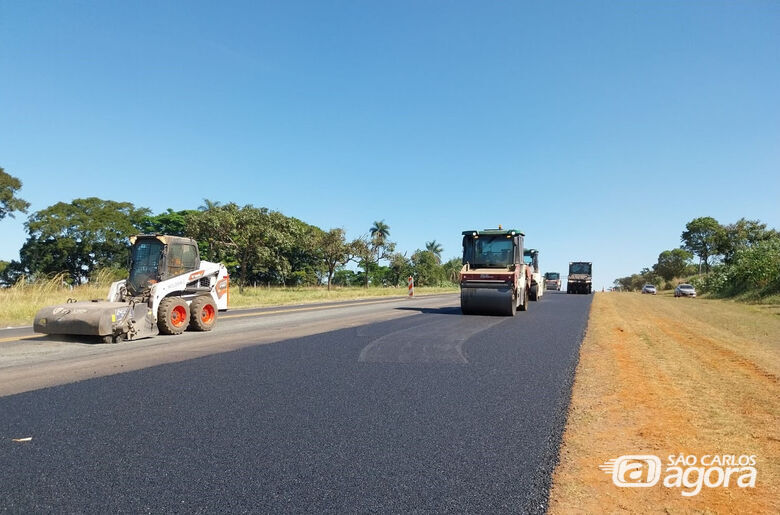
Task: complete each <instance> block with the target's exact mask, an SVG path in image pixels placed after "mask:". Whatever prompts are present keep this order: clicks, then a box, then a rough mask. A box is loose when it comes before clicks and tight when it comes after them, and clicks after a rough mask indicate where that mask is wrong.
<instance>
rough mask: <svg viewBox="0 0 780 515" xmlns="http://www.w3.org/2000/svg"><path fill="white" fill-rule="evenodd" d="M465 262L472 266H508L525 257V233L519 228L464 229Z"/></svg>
mask: <svg viewBox="0 0 780 515" xmlns="http://www.w3.org/2000/svg"><path fill="white" fill-rule="evenodd" d="M462 234H463V264H464V265H465V264H466V263H468V264H469V266H470V267H471V268H506V267H508V266H511V265H514V264H519V263H521V262H522V259H523V238H524V236H525V234H523V233H522V232H520V231H519V230H517V229H502V228H498V229H484V230H481V231H477V230H471V231H463V233H462Z"/></svg>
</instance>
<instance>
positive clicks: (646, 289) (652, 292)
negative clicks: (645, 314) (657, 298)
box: [642, 284, 658, 295]
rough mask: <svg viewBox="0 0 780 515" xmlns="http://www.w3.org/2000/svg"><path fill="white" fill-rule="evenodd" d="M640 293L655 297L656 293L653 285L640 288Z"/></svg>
mask: <svg viewBox="0 0 780 515" xmlns="http://www.w3.org/2000/svg"><path fill="white" fill-rule="evenodd" d="M642 293H649V294H650V295H655V294H656V293H658V292H657V291H656V289H655V285H654V284H645V285H644V286H643V287H642Z"/></svg>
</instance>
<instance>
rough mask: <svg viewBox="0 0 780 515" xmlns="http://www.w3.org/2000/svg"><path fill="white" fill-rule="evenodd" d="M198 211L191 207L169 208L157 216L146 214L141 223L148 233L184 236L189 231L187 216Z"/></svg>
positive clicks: (140, 226) (140, 225) (141, 229)
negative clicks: (175, 209) (181, 209)
mask: <svg viewBox="0 0 780 515" xmlns="http://www.w3.org/2000/svg"><path fill="white" fill-rule="evenodd" d="M193 213H197V211H193V210H191V209H187V210H184V211H174V210H173V209H171V208H168V209H167V210H166V211H165V212H164V213H160V214H159V215H155V216H151V215H149V216H146V217H144V219H143V220H141V223H140V224H139V227H138V228H139V229H140V231H141V232H143V233H146V234H168V235H170V236H184V235H185V234H186V233H187V217H188V216H189V215H190V214H193Z"/></svg>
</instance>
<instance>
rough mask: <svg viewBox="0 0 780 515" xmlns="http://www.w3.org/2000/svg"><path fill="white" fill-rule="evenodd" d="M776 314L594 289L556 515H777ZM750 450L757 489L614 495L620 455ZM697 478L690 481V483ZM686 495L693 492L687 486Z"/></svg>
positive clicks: (779, 394) (779, 344) (779, 391)
mask: <svg viewBox="0 0 780 515" xmlns="http://www.w3.org/2000/svg"><path fill="white" fill-rule="evenodd" d="M778 335H780V317H778V316H777V315H775V314H770V313H766V312H762V311H761V310H758V309H756V308H755V307H754V306H747V305H740V304H736V303H734V302H724V301H722V300H714V299H695V300H694V299H682V298H681V299H675V298H673V297H671V296H669V295H663V296H651V295H632V294H624V293H598V294H596V296H595V298H594V301H593V305H592V307H591V314H590V320H589V322H588V331H587V335H586V337H585V339H584V341H583V344H582V347H581V350H580V361H579V365H578V367H577V372H576V376H575V381H574V387H573V391H572V400H571V406H570V409H569V416H568V421H567V426H566V430H565V433H564V437H563V444H562V446H561V452H560V461H559V465H558V467H557V469H556V471H555V474H554V479H553V481H554V484H553V488H552V490H551V493H550V504H549V506H550V512H551V513H614V512H616V511H621V512H628V513H649V512H652V513H734V512H738V513H778V512H780V486H779V485H780V462H778V461H777V460H776V459H775V458H776V456H778V454H780V440H778V434H777V420H778V418H780V339H779V338H778ZM680 453H685V454H687V455H691V454H693V455H697V456H699V457H700V458H701V457H702V456H704V455H716V454H717V455H737V456H739V455H742V454H745V455H755V456H756V459H757V462H756V469H757V482H756V486H755V488H739V487H737V486H736V485H733V484H732V485H731V486H730V487H728V488H726V487H722V486H721V487H717V488H711V487H706V486H705V487H704V488H702V490H701V492H700V493H699V494H697V495H695V496H688V497H686V496H683V495H681V490H682V489H680V488H667V487H664V486H663V485H662V484H661V483H659V484H657V485H656V486H654V487H650V488H620V487H617V486H615V485H614V484H613V482H612V478H611V476H610V475H609V474H606V473H604V472H603V471H602V470H600V469H599V465H602V464H604V462H606V461H607V460H609V459H613V458H617V457H619V456H623V455H637V454H638V455H642V454H650V455H655V456H658V457H659V458H661V460H662V462H663V464H664V468H665V466H666V464H667V458H668V456H669V455H679V454H680ZM692 479H696V478H692ZM689 491H690V490H689Z"/></svg>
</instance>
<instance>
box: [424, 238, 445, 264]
mask: <svg viewBox="0 0 780 515" xmlns="http://www.w3.org/2000/svg"><path fill="white" fill-rule="evenodd" d="M425 250H427V251H428V252H431V253H432V254H433V255H434V256H436V262H437V263H439V264H441V253H442V252H443V251H444V248H443V247H442V246H441V243H437V242H436V240H433V241H426V242H425Z"/></svg>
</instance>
